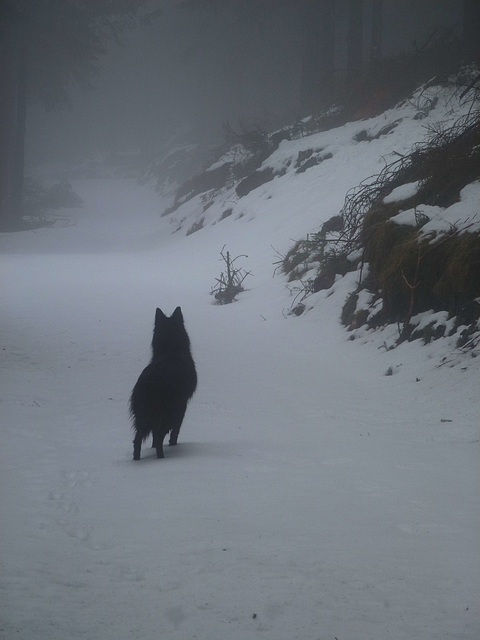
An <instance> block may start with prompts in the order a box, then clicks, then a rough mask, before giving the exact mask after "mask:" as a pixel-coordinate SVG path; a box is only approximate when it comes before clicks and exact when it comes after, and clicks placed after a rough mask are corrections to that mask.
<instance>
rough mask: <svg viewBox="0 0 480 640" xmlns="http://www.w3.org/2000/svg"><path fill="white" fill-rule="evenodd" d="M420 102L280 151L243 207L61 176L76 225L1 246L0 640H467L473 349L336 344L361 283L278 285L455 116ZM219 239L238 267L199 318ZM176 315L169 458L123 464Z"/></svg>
mask: <svg viewBox="0 0 480 640" xmlns="http://www.w3.org/2000/svg"><path fill="white" fill-rule="evenodd" d="M430 91H432V92H435V91H436V92H437V93H436V94H435V96H432V95H431V94H429V95H428V99H429V100H430V101H431V100H432V99H433V97H436V98H438V100H437V101H435V105H436V106H435V108H434V109H432V110H430V111H429V112H428V113H426V114H425V117H424V118H423V119H419V118H418V117H417V118H416V117H415V116H416V114H418V113H423V112H424V111H425V110H424V111H423V112H422V104H421V101H422V100H424V99H426V97H425V94H421V95H418V96H417V99H416V101H414V102H408V103H405V104H404V105H403V106H400V107H398V108H397V109H394V110H391V111H389V112H387V113H386V114H384V115H382V116H380V117H378V118H374V119H372V120H370V121H362V122H356V123H350V124H347V125H345V126H344V127H341V128H339V129H336V130H332V131H328V132H324V133H318V134H315V135H313V136H309V137H305V138H302V139H298V140H292V141H284V142H282V143H281V144H280V146H279V148H278V150H277V151H276V152H275V153H274V154H273V155H272V156H270V157H269V158H268V159H267V160H265V164H264V166H263V168H264V169H268V168H271V169H273V170H274V172H277V170H279V171H280V172H281V173H282V174H283V175H282V176H277V177H274V178H273V179H272V180H270V181H269V182H266V183H265V184H263V185H261V186H259V187H258V188H256V189H253V190H251V191H250V192H249V193H248V194H247V195H245V196H243V197H239V196H238V193H237V192H236V190H235V185H234V184H232V185H231V187H230V188H228V189H218V190H217V191H215V192H204V193H203V194H199V195H197V196H195V197H193V198H191V199H185V202H184V203H183V204H182V205H181V206H180V207H178V208H177V209H176V211H174V212H173V213H171V214H170V215H169V216H164V217H161V216H160V215H159V213H160V212H161V211H162V210H163V209H165V208H167V207H168V206H169V205H171V202H167V201H165V202H159V198H158V196H156V195H155V194H154V193H153V192H152V191H151V190H150V189H149V188H147V187H146V186H140V185H138V184H137V183H135V182H134V181H133V180H127V179H106V178H102V179H90V180H87V179H84V180H77V181H75V182H74V183H73V186H74V188H75V191H76V192H77V193H78V194H79V195H80V196H81V198H82V199H83V201H84V206H83V208H82V209H76V210H74V213H73V214H72V213H71V212H70V213H69V214H68V215H69V216H70V223H69V224H65V221H64V223H63V226H62V225H60V224H57V225H56V226H54V227H52V228H43V229H38V230H36V231H29V232H22V233H16V234H2V235H0V251H1V254H0V262H1V264H0V269H1V273H2V305H1V308H0V322H1V324H0V326H1V333H0V342H1V345H0V346H1V352H2V366H1V388H2V397H1V432H0V437H1V459H2V464H1V469H0V487H1V489H0V491H1V494H0V510H1V521H0V551H1V554H0V556H1V568H0V573H1V577H0V589H1V592H0V593H1V597H0V612H1V621H0V637H1V638H2V639H5V640H12V639H13V638H16V639H19V640H60V639H61V640H64V639H65V638H70V639H72V640H77V639H86V638H89V639H92V640H93V639H97V638H98V639H102V640H123V639H125V640H126V639H129V638H132V639H133V638H135V639H137V638H142V639H146V640H149V639H150V638H151V639H153V638H158V637H162V638H168V639H169V640H177V639H178V640H185V639H187V638H188V639H192V640H193V639H195V638H196V639H198V640H207V639H208V640H212V639H218V640H220V639H223V638H229V639H231V640H250V639H252V640H253V639H255V640H256V639H258V638H265V639H268V640H294V639H296V640H312V639H321V640H334V639H335V638H338V640H350V639H352V640H353V639H355V640H358V639H367V638H368V639H369V640H385V638H389V639H392V640H405V639H407V638H408V639H411V638H415V639H418V640H434V639H437V638H441V639H442V640H460V639H462V640H477V638H478V637H479V635H480V618H479V613H480V612H479V609H478V593H479V588H480V554H479V548H478V530H479V525H480V516H479V513H480V512H479V508H478V507H479V498H478V487H479V480H480V473H479V465H478V462H479V445H480V434H479V427H478V422H479V421H478V417H479V404H478V374H479V368H480V366H479V362H480V358H478V357H474V356H475V355H476V354H475V351H473V352H472V351H468V352H467V353H464V352H462V351H461V350H458V349H456V348H455V345H454V343H453V342H452V341H449V340H447V339H445V340H440V341H436V342H435V343H432V344H430V345H427V346H425V347H421V346H420V345H419V344H418V342H411V343H409V342H406V343H404V344H402V345H400V346H399V347H398V348H397V349H395V350H394V351H389V350H387V349H385V348H382V346H383V345H384V343H385V344H388V341H389V335H387V334H388V332H389V331H391V330H392V329H388V328H387V329H385V331H384V332H380V333H379V332H376V333H367V334H366V335H365V336H363V337H362V339H358V340H355V341H351V340H349V334H348V333H347V332H346V331H345V329H344V328H343V327H341V325H340V323H339V317H340V313H341V308H342V305H343V303H344V301H345V298H346V297H347V295H348V294H349V293H350V291H351V288H352V286H353V279H354V274H349V275H348V277H345V278H338V279H337V281H336V282H335V284H334V285H333V288H332V291H333V292H334V295H329V293H331V291H324V292H319V293H317V294H315V296H314V297H313V298H311V302H310V306H311V310H310V311H309V312H308V313H305V314H303V315H302V316H300V317H298V318H291V317H288V319H287V317H286V316H287V311H288V309H289V308H290V307H291V305H292V301H293V299H294V297H295V292H293V293H292V292H291V291H290V290H289V289H288V287H287V286H286V285H287V282H286V279H285V278H284V277H283V276H281V275H278V274H277V275H276V276H275V277H273V272H274V269H275V266H274V263H275V261H276V260H277V259H278V253H277V252H279V253H280V254H282V255H285V253H286V252H287V251H288V249H289V248H290V246H291V245H292V243H293V242H294V241H295V240H296V239H298V238H300V237H303V236H305V235H306V234H307V233H310V232H312V230H314V229H316V228H318V227H319V226H320V225H321V224H322V222H324V221H326V220H327V219H329V218H330V217H331V216H333V215H336V214H337V213H338V212H339V210H340V209H341V207H342V205H343V201H344V198H345V193H346V192H347V191H348V189H350V188H352V187H354V186H355V185H357V184H359V182H361V181H362V180H363V179H365V178H367V177H369V176H371V175H373V174H375V173H378V172H379V171H380V170H381V169H382V167H383V166H384V163H385V161H386V160H385V158H387V157H389V156H390V155H391V154H392V153H394V152H396V153H400V154H405V153H407V152H408V150H409V149H410V148H411V146H412V145H413V144H414V143H415V142H416V141H418V140H419V139H421V138H422V136H423V135H424V133H425V126H426V125H427V124H431V123H433V122H436V121H443V120H447V121H453V119H454V118H455V117H457V116H458V115H459V113H461V110H462V109H463V108H465V109H466V108H467V107H462V106H461V105H459V104H458V102H455V98H454V96H453V92H449V91H448V90H444V89H442V90H441V89H434V88H432V89H431V90H430ZM393 122H395V123H396V126H395V127H394V128H392V129H390V132H389V133H385V134H384V135H379V136H376V135H375V134H378V133H380V132H381V131H382V130H383V131H384V130H385V126H386V125H389V124H391V123H393ZM362 131H367V132H368V133H369V136H368V138H369V139H370V141H367V140H365V141H358V140H359V136H358V134H360V133H361V132H362ZM361 139H362V136H360V140H361ZM310 149H312V150H313V151H312V154H317V155H318V156H322V157H323V160H322V161H320V162H319V163H318V164H316V165H315V166H312V167H311V168H308V169H306V170H305V171H303V172H298V171H297V169H298V168H299V167H298V166H297V167H296V166H295V163H296V162H298V161H299V157H300V158H304V159H307V156H306V154H305V151H307V150H310ZM302 152H303V153H302ZM479 192H480V188H478V185H477V186H475V185H473V186H472V187H471V191H469V193H468V194H467V195H468V198H466V200H467V201H468V202H471V199H472V198H473V199H474V200H475V202H478V200H477V198H478V197H479V196H478V194H479ZM227 210H231V211H230V214H229V215H227V216H226V215H225V211H227ZM460 213H461V212H459V215H460ZM469 215H471V214H470V213H469ZM193 225H196V228H198V229H199V230H198V231H197V232H195V233H190V235H186V234H187V232H188V231H189V230H192V226H193ZM175 230H178V232H177V233H173V234H172V231H175ZM225 244H226V245H227V247H228V249H229V250H230V251H231V252H232V254H233V255H238V254H246V255H247V256H248V257H246V258H243V259H242V260H243V263H242V266H244V267H245V268H246V269H248V270H250V271H252V274H253V275H252V276H251V277H250V278H249V279H248V280H247V281H246V288H247V290H246V291H245V292H244V293H242V294H240V295H239V297H238V301H237V302H236V303H234V304H231V305H225V306H216V305H214V304H212V302H213V298H212V296H211V295H210V289H211V287H212V286H213V285H214V283H215V278H216V277H218V275H219V273H220V271H221V270H222V269H223V265H222V262H221V261H219V258H220V256H219V252H220V250H221V249H222V247H223V246H224V245H225ZM177 305H181V307H182V310H183V313H184V317H185V321H186V327H187V330H188V332H189V335H190V338H191V341H192V347H193V354H194V357H195V360H196V363H197V370H198V375H199V387H198V390H197V393H196V395H195V396H194V398H193V400H192V402H191V404H190V405H189V408H188V410H187V414H186V418H185V421H184V424H183V427H182V430H181V431H180V437H179V446H178V447H177V448H175V449H169V448H168V447H166V452H165V453H166V457H165V459H164V460H157V459H156V458H155V457H154V454H153V452H151V453H150V452H149V450H148V449H147V448H146V449H145V450H144V457H143V459H142V460H141V461H140V462H133V461H132V459H131V458H132V444H131V440H132V433H131V429H130V423H129V418H128V398H129V394H130V392H131V389H132V387H133V385H134V383H135V381H136V379H137V376H138V374H139V373H140V371H141V370H142V368H143V367H144V366H145V364H146V363H147V362H148V359H149V355H150V352H149V345H150V340H151V331H152V326H153V320H154V314H155V308H156V307H157V306H159V307H161V308H162V309H163V310H164V311H165V312H166V313H168V314H170V313H171V312H172V311H173V310H174V308H175V307H176V306H177ZM387 373H388V374H394V375H386V374H387Z"/></svg>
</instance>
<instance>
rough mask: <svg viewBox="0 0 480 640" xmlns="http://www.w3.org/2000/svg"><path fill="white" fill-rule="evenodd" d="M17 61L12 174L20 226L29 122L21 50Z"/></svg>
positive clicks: (13, 194) (13, 198)
mask: <svg viewBox="0 0 480 640" xmlns="http://www.w3.org/2000/svg"><path fill="white" fill-rule="evenodd" d="M17 63H18V72H17V109H16V128H15V144H14V160H13V175H12V209H13V216H14V218H15V221H16V222H17V224H18V225H19V226H20V225H21V221H22V214H23V186H24V181H25V133H26V124H27V67H26V61H25V56H24V54H23V51H19V53H18V61H17Z"/></svg>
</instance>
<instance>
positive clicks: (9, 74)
mask: <svg viewBox="0 0 480 640" xmlns="http://www.w3.org/2000/svg"><path fill="white" fill-rule="evenodd" d="M142 4H143V0H96V1H95V2H94V3H93V2H88V0H35V2H29V1H28V0H2V4H1V8H0V229H2V230H5V229H18V228H21V227H22V194H23V177H24V155H25V151H24V150H25V132H26V119H27V99H29V98H30V97H33V96H37V97H38V98H39V99H40V100H41V101H42V102H43V104H45V105H46V106H47V107H50V108H55V107H61V106H65V105H67V104H68V103H69V98H68V90H69V86H70V83H71V82H72V81H74V82H76V83H78V84H81V85H82V84H83V85H88V84H89V82H90V81H91V79H92V77H93V76H94V74H95V71H96V63H97V62H98V60H99V58H100V56H101V55H103V54H104V53H105V52H106V42H107V40H108V38H111V37H113V38H116V39H119V38H120V36H121V34H122V33H123V32H124V31H125V29H126V28H128V27H130V26H132V24H133V23H134V20H135V16H136V15H137V13H138V10H139V9H140V7H141V5H142Z"/></svg>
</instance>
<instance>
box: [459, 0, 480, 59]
mask: <svg viewBox="0 0 480 640" xmlns="http://www.w3.org/2000/svg"><path fill="white" fill-rule="evenodd" d="M463 40H464V43H465V50H466V53H467V55H468V57H469V58H470V59H472V60H475V61H476V62H477V63H480V0H463Z"/></svg>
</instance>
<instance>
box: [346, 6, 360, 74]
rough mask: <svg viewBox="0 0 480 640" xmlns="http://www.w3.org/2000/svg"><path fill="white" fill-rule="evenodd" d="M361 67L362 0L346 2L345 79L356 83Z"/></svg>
mask: <svg viewBox="0 0 480 640" xmlns="http://www.w3.org/2000/svg"><path fill="white" fill-rule="evenodd" d="M362 68H363V0H349V2H348V39H347V81H348V84H349V85H350V87H352V86H353V87H354V86H355V85H358V84H359V82H360V81H361V77H362Z"/></svg>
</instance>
